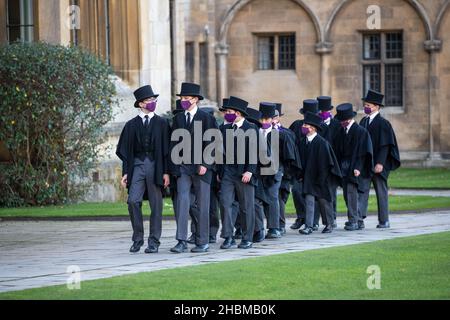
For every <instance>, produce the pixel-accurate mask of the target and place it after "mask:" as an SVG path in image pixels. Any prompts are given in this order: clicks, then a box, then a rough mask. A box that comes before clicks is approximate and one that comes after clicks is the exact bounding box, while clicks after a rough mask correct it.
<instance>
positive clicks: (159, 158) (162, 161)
mask: <svg viewBox="0 0 450 320" xmlns="http://www.w3.org/2000/svg"><path fill="white" fill-rule="evenodd" d="M139 126H142V118H141V117H140V116H137V117H135V118H133V119H131V120H130V121H128V122H127V123H126V124H125V127H124V128H123V130H122V133H121V134H120V138H119V143H118V144H117V149H116V155H117V156H118V157H119V158H120V160H122V176H123V175H125V174H127V175H128V177H127V188H128V189H129V187H130V185H131V181H132V180H133V170H134V150H135V149H134V148H135V145H136V143H139V142H140V139H141V136H140V134H139ZM150 135H151V137H152V139H153V146H154V157H155V175H154V177H155V178H154V179H155V180H154V183H155V184H156V185H157V186H160V187H161V188H164V181H163V175H164V174H167V173H168V172H169V170H168V158H169V123H168V121H167V120H166V119H164V118H162V117H160V116H158V115H156V114H155V115H154V116H153V118H152V119H151V121H150ZM144 199H147V192H145V193H144Z"/></svg>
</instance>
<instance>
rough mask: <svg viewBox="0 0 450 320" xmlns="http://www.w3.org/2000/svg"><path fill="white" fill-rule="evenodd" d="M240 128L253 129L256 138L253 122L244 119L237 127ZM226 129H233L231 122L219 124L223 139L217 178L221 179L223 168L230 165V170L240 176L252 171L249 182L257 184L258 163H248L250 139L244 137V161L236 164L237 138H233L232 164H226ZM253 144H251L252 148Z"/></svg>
mask: <svg viewBox="0 0 450 320" xmlns="http://www.w3.org/2000/svg"><path fill="white" fill-rule="evenodd" d="M239 129H240V130H243V131H244V132H247V131H248V130H254V131H255V134H256V137H257V138H258V128H257V127H256V125H254V124H253V123H251V122H249V121H247V120H244V122H243V123H242V126H241V127H240V128H239ZM226 130H233V124H226V125H223V126H221V128H220V131H221V133H222V139H223V151H224V154H223V164H221V165H218V170H217V171H218V175H219V178H220V179H222V178H223V174H224V169H225V166H228V165H229V166H232V170H233V172H235V174H236V176H241V175H242V174H243V173H245V172H251V173H252V178H251V179H250V184H252V185H253V186H257V174H258V164H257V163H250V150H251V148H250V142H251V141H250V139H248V138H245V161H244V162H245V163H242V164H238V163H237V156H238V155H237V150H238V146H237V143H236V141H237V139H235V143H234V144H233V145H234V163H235V164H233V165H230V164H226V152H227V148H226V146H227V132H226ZM253 147H254V146H252V148H253Z"/></svg>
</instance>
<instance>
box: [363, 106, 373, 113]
mask: <svg viewBox="0 0 450 320" xmlns="http://www.w3.org/2000/svg"><path fill="white" fill-rule="evenodd" d="M364 113H365V114H371V113H372V109H371V108H369V107H364Z"/></svg>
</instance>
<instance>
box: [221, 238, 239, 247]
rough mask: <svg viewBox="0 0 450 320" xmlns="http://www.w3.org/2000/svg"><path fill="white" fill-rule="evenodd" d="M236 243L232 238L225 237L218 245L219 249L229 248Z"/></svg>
mask: <svg viewBox="0 0 450 320" xmlns="http://www.w3.org/2000/svg"><path fill="white" fill-rule="evenodd" d="M235 245H236V241H234V239H233V238H231V237H230V238H226V239H225V241H224V242H223V243H222V244H221V245H220V249H230V248H231V247H234V246H235Z"/></svg>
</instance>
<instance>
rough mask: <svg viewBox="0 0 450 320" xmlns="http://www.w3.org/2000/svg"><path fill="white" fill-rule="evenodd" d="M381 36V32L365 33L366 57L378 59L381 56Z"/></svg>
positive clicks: (367, 58)
mask: <svg viewBox="0 0 450 320" xmlns="http://www.w3.org/2000/svg"><path fill="white" fill-rule="evenodd" d="M380 39H381V37H380V34H366V35H364V38H363V40H364V44H363V47H364V48H363V50H364V55H363V56H364V59H366V60H376V59H380V58H381V54H380V53H381V46H380V44H381V40H380Z"/></svg>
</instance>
